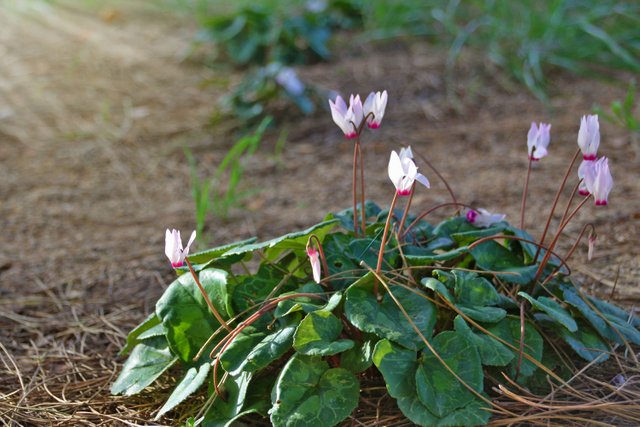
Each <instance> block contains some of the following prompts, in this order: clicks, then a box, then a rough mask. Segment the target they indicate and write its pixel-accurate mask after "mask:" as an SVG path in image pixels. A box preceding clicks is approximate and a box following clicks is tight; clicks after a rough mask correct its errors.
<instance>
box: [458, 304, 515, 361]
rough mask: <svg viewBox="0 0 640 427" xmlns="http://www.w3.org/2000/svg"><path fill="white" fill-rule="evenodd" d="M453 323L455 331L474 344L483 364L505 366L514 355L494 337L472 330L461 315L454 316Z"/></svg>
mask: <svg viewBox="0 0 640 427" xmlns="http://www.w3.org/2000/svg"><path fill="white" fill-rule="evenodd" d="M453 324H454V326H455V328H456V332H460V333H461V334H463V335H464V336H466V337H467V338H468V339H470V340H471V341H472V342H473V343H474V344H475V346H476V348H477V349H478V353H479V354H480V360H481V361H482V364H483V365H487V366H505V365H507V364H508V363H509V362H511V361H512V360H513V358H514V357H515V355H514V354H513V352H512V351H511V350H509V348H507V346H505V345H504V344H502V343H501V342H500V341H498V340H496V339H495V338H493V337H490V336H489V335H486V334H484V333H481V332H478V333H476V332H473V331H472V330H471V328H470V327H469V325H467V322H465V321H464V319H463V318H462V317H460V316H456V318H455V319H454V320H453Z"/></svg>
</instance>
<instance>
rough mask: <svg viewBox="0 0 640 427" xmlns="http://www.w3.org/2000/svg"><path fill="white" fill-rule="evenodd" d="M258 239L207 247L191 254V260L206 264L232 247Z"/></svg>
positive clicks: (253, 238) (194, 262) (195, 262)
mask: <svg viewBox="0 0 640 427" xmlns="http://www.w3.org/2000/svg"><path fill="white" fill-rule="evenodd" d="M256 240H257V239H256V238H255V237H252V238H250V239H246V240H241V241H239V242H234V243H229V244H227V245H222V246H217V247H215V248H211V249H207V250H204V251H201V252H196V253H194V254H191V255H189V261H191V263H193V264H205V263H207V262H209V261H211V260H214V259H217V258H220V257H222V255H223V254H224V253H225V252H229V251H230V250H231V249H233V248H236V247H238V246H245V245H248V244H251V243H253V242H255V241H256Z"/></svg>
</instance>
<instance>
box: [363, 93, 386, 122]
mask: <svg viewBox="0 0 640 427" xmlns="http://www.w3.org/2000/svg"><path fill="white" fill-rule="evenodd" d="M386 108H387V91H386V90H385V91H383V92H382V93H380V92H375V93H374V92H371V93H370V94H369V96H367V99H366V100H365V101H364V116H365V117H366V118H367V126H369V128H371V129H378V128H379V127H380V122H382V118H383V117H384V110H385V109H386Z"/></svg>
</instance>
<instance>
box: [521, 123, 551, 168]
mask: <svg viewBox="0 0 640 427" xmlns="http://www.w3.org/2000/svg"><path fill="white" fill-rule="evenodd" d="M550 130H551V125H550V124H545V123H540V125H539V126H538V125H536V124H535V123H531V128H530V129H529V133H528V134H527V147H528V151H529V158H530V159H531V160H534V161H537V160H540V159H541V158H543V157H544V156H546V155H547V147H548V146H549V131H550Z"/></svg>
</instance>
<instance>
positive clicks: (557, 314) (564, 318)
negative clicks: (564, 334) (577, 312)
mask: <svg viewBox="0 0 640 427" xmlns="http://www.w3.org/2000/svg"><path fill="white" fill-rule="evenodd" d="M518 295H520V296H521V297H522V298H524V299H526V300H527V301H529V302H530V303H531V305H532V306H533V307H534V308H536V309H537V310H540V311H543V312H545V313H547V314H548V315H549V317H551V318H552V319H553V320H555V321H556V322H558V323H559V324H561V325H562V326H564V327H565V328H567V329H568V330H569V331H571V332H575V331H577V330H578V324H577V323H576V321H575V320H573V317H572V316H571V313H569V312H568V311H567V310H565V309H564V308H562V306H561V305H560V304H558V303H557V302H556V301H554V300H552V299H551V298H548V297H544V296H541V297H538V298H533V297H532V296H531V295H529V294H527V293H526V292H518Z"/></svg>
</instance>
